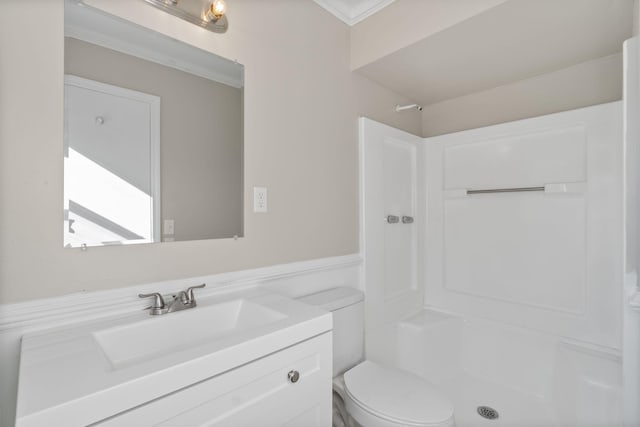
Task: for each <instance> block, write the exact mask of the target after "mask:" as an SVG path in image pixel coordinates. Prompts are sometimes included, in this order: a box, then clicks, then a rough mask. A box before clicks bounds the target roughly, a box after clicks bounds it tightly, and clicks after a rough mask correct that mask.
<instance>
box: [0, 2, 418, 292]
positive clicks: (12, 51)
mask: <svg viewBox="0 0 640 427" xmlns="http://www.w3.org/2000/svg"><path fill="white" fill-rule="evenodd" d="M85 2H86V3H87V4H89V5H95V6H98V7H100V8H102V9H104V10H106V11H108V12H111V13H114V14H116V15H120V16H121V17H123V18H125V19H128V20H131V21H133V22H136V23H139V24H140V25H144V26H147V27H149V28H152V29H156V30H158V31H161V32H163V33H165V34H167V35H168V36H170V37H173V38H176V39H179V40H183V41H185V42H188V43H190V44H193V45H195V46H197V47H199V48H201V49H205V50H208V51H211V52H213V53H216V54H218V55H220V56H223V57H226V58H230V59H237V60H238V62H240V63H242V64H244V65H245V66H246V71H245V99H244V103H245V118H244V120H245V128H244V130H245V145H244V151H245V152H244V159H245V171H244V188H245V192H244V193H245V198H244V213H245V218H246V221H245V237H244V238H242V239H239V240H238V241H234V240H232V239H216V240H205V241H197V242H175V243H166V244H150V245H129V246H126V247H112V246H109V247H96V248H90V249H89V250H88V251H86V252H82V251H80V250H75V249H72V250H68V249H67V250H65V249H63V248H62V194H63V193H62V190H63V187H62V185H63V168H62V165H63V162H62V136H63V73H64V62H63V53H64V52H63V49H64V37H63V34H64V23H63V1H62V0H50V1H22V0H8V1H2V2H0V76H2V78H1V79H0V93H1V94H2V96H0V230H2V232H1V233H0V302H2V303H7V302H17V301H25V300H29V299H34V298H42V297H48V296H55V295H62V294H66V293H70V292H78V291H82V290H99V289H108V288H116V287H122V286H129V285H134V284H142V283H149V282H154V281H160V280H170V279H179V278H183V277H193V276H198V275H206V274H215V273H220V272H225V271H234V270H241V269H247V268H255V267H260V266H266V265H273V264H279V263H286V262H293V261H300V260H308V259H315V258H322V257H329V256H337V255H345V254H352V253H356V252H358V128H357V118H358V116H360V115H365V116H368V117H370V118H372V119H374V120H378V121H381V122H385V123H387V124H389V125H391V126H395V127H398V128H401V129H404V130H406V131H409V132H412V133H415V134H420V132H421V123H420V116H419V114H415V115H411V114H396V113H395V111H394V107H395V105H396V104H405V103H410V100H409V99H407V98H405V97H402V96H399V95H397V94H395V93H393V92H391V91H389V90H387V89H385V88H382V87H381V86H379V85H376V84H374V83H371V82H370V81H368V80H366V79H364V78H362V77H359V76H355V75H353V73H351V72H350V70H349V27H347V26H346V25H344V24H343V23H342V22H340V21H338V20H337V19H336V18H335V17H334V16H332V15H330V14H329V13H327V12H326V11H324V10H322V9H321V8H320V7H319V6H318V5H316V4H315V3H314V2H313V1H312V0H296V1H291V0H273V1H268V2H266V1H264V0H234V1H233V4H230V5H229V19H230V27H229V31H228V32H227V33H226V34H214V33H209V32H207V31H205V30H203V29H202V28H199V27H197V26H195V25H192V24H189V23H187V22H184V21H181V20H179V19H175V18H172V17H170V16H167V15H165V14H163V13H162V12H160V11H157V10H155V9H153V8H151V7H149V6H148V5H146V4H145V3H144V2H132V1H131V2H130V1H113V0H86V1H85ZM34 16H46V19H33V17H34ZM292 17H295V19H292ZM265 23H268V25H265ZM254 186H266V187H268V189H269V212H268V213H266V214H254V213H253V212H252V210H251V200H252V188H253V187H254ZM36 267H37V268H36Z"/></svg>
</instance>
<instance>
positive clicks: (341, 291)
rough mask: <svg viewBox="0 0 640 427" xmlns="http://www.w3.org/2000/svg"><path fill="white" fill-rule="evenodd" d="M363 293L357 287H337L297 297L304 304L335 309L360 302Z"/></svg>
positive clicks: (330, 309) (328, 309)
mask: <svg viewBox="0 0 640 427" xmlns="http://www.w3.org/2000/svg"><path fill="white" fill-rule="evenodd" d="M363 299H364V294H363V293H362V291H360V290H359V289H355V288H347V287H339V288H332V289H327V290H326V291H321V292H316V293H315V294H311V295H305V296H302V297H300V298H298V301H300V302H303V303H305V304H310V305H315V306H318V307H320V308H322V309H324V310H327V311H335V310H339V309H341V308H344V307H348V306H350V305H353V304H356V303H359V302H361V301H362V300H363Z"/></svg>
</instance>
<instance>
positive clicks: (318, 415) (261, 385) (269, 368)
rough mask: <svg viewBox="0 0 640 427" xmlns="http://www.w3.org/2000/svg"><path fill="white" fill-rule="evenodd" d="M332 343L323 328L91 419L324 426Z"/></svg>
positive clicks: (175, 425) (186, 426)
mask: <svg viewBox="0 0 640 427" xmlns="http://www.w3.org/2000/svg"><path fill="white" fill-rule="evenodd" d="M331 346H332V344H331V332H328V333H325V334H322V335H320V336H317V337H315V338H312V339H310V340H307V341H304V342H302V343H300V344H297V345H295V346H292V347H290V348H287V349H284V350H281V351H279V352H276V353H273V354H271V355H268V356H265V357H263V358H261V359H258V360H256V361H254V362H251V363H249V364H247V365H245V366H241V367H238V368H236V369H233V370H231V371H229V372H227V373H224V374H221V375H218V376H216V377H213V378H210V379H207V380H204V381H202V382H200V383H197V384H194V385H192V386H190V387H187V388H185V389H182V390H179V391H176V392H175V393H172V394H170V395H167V396H165V397H162V398H160V399H156V400H154V401H152V402H149V403H147V404H145V405H142V406H140V407H137V408H135V409H132V410H130V411H127V412H124V413H121V414H118V415H116V416H113V417H110V418H108V419H106V420H103V421H101V422H99V423H97V424H95V425H96V426H100V427H106V426H151V425H153V426H163V427H190V426H234V427H235V426H238V427H239V426H247V427H248V426H260V427H272V426H273V427H276V426H286V427H314V426H318V427H329V426H331V398H332V391H331V388H332V384H331V372H332V366H331V361H332V353H331V351H332V347H331Z"/></svg>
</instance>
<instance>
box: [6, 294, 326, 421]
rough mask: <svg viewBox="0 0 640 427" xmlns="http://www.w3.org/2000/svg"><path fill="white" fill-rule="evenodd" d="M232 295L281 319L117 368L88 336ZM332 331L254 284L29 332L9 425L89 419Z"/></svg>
mask: <svg viewBox="0 0 640 427" xmlns="http://www.w3.org/2000/svg"><path fill="white" fill-rule="evenodd" d="M235 299H246V300H249V301H252V302H255V303H258V304H260V305H262V306H264V307H268V308H272V309H274V310H276V311H279V312H281V313H283V314H285V315H286V317H285V318H284V319H282V320H278V321H276V322H273V323H269V324H265V325H260V326H257V327H254V328H252V329H249V330H246V331H242V332H240V333H234V334H229V335H228V336H224V337H222V338H219V339H215V340H213V341H211V342H206V341H205V342H202V343H199V344H198V345H193V346H190V347H188V348H184V349H180V350H179V351H173V352H171V353H169V354H163V355H158V356H156V357H153V358H151V359H148V360H144V361H140V362H138V363H136V362H135V361H134V362H132V363H130V364H125V365H122V366H114V365H112V364H111V363H110V362H109V360H108V359H107V358H106V357H105V354H104V353H103V351H102V349H101V348H100V346H99V345H98V343H97V341H96V340H95V338H94V333H95V332H96V331H101V330H104V329H108V328H112V327H115V326H120V325H126V324H129V323H132V322H140V321H149V322H153V321H154V320H157V319H158V318H160V317H162V318H165V319H169V318H171V316H181V315H184V314H185V313H187V312H189V311H191V310H198V309H199V308H203V307H207V306H210V305H214V304H219V303H222V302H225V301H231V300H235ZM202 326H203V327H206V325H202ZM331 328H332V318H331V314H330V313H329V312H326V311H323V310H320V309H318V308H316V307H312V306H308V305H305V304H302V303H300V302H298V301H295V300H292V299H290V298H287V297H283V296H281V295H277V294H273V293H270V292H267V291H264V290H262V289H259V288H257V287H256V288H251V289H248V290H242V291H239V292H232V293H225V294H224V295H220V296H215V295H214V296H209V297H207V298H202V299H201V300H198V307H195V308H193V309H189V310H184V311H181V312H176V313H169V314H165V315H161V316H150V315H149V313H148V311H140V312H136V313H133V314H129V315H126V316H118V317H114V318H108V319H102V320H98V321H92V322H85V323H82V324H79V325H71V326H65V327H61V328H56V329H51V330H48V331H44V332H39V333H34V334H28V335H25V336H24V337H23V338H22V348H21V357H20V377H19V385H18V405H17V416H16V425H17V426H19V427H25V426H44V425H47V426H50V425H65V426H72V425H87V424H91V423H95V422H97V421H100V420H102V419H104V418H106V417H109V416H112V415H115V414H117V413H119V412H122V411H126V410H128V409H130V408H133V407H135V406H138V405H141V404H143V403H145V402H148V401H150V400H152V399H156V398H158V397H161V396H164V395H166V394H168V393H171V392H173V391H176V390H178V389H180V388H183V387H187V386H189V385H192V384H194V383H196V382H198V381H202V380H203V379H207V378H210V377H213V376H215V375H218V374H220V373H223V372H225V371H228V370H230V369H233V368H235V367H238V366H240V365H242V364H245V363H248V362H250V361H252V360H255V359H257V358H259V357H262V356H264V355H267V354H270V353H273V352H276V351H278V350H280V349H283V348H285V347H288V346H290V345H292V344H295V343H298V342H301V341H304V340H306V339H308V338H311V337H313V336H316V335H319V334H322V333H325V332H327V331H329V330H331ZM147 339H149V340H170V339H171V337H170V336H152V337H148V338H147ZM150 342H151V341H150Z"/></svg>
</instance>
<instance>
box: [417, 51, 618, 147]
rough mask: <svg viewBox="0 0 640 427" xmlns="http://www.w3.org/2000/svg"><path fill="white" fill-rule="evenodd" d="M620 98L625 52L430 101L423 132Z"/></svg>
mask: <svg viewBox="0 0 640 427" xmlns="http://www.w3.org/2000/svg"><path fill="white" fill-rule="evenodd" d="M620 49H622V46H620ZM620 99H622V54H617V55H613V56H608V57H605V58H600V59H596V60H593V61H589V62H585V63H582V64H578V65H575V66H573V67H569V68H565V69H562V70H558V71H555V72H552V73H548V74H543V75H540V76H537V77H533V78H530V79H526V80H521V81H518V82H515V83H511V84H508V85H504V86H500V87H497V88H493V89H489V90H486V91H483V92H477V93H473V94H470V95H466V96H462V97H460V98H455V99H451V100H447V101H443V102H439V103H437V104H432V105H428V106H425V107H424V110H423V112H422V132H423V136H425V137H428V136H435V135H442V134H446V133H451V132H458V131H461V130H467V129H474V128H478V127H482V126H489V125H494V124H498V123H504V122H509V121H513V120H519V119H525V118H529V117H536V116H542V115H545V114H551V113H557V112H560V111H567V110H573V109H576V108H581V107H587V106H589V105H596V104H602V103H605V102H611V101H618V100H620Z"/></svg>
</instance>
